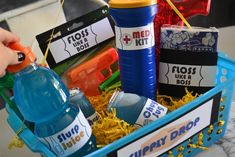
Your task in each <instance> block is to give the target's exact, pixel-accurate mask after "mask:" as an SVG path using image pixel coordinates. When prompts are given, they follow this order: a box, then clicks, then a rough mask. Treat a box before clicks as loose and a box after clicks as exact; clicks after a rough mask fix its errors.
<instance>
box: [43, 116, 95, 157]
mask: <svg viewBox="0 0 235 157" xmlns="http://www.w3.org/2000/svg"><path fill="white" fill-rule="evenodd" d="M91 134H92V130H91V127H90V125H89V123H88V122H87V120H86V118H85V117H84V115H83V113H82V112H79V113H78V115H77V117H76V118H75V119H74V121H73V122H72V123H71V124H70V125H69V126H68V127H67V128H65V129H64V130H62V131H60V132H58V133H56V134H54V135H52V136H49V137H44V138H40V139H41V141H43V142H44V143H45V144H46V145H47V146H48V148H50V149H51V150H52V151H53V152H54V153H55V154H56V155H57V156H58V157H66V156H69V155H71V154H73V153H74V152H76V151H77V150H79V149H80V148H81V147H82V146H83V145H85V144H86V143H87V141H88V140H89V138H90V137H91Z"/></svg>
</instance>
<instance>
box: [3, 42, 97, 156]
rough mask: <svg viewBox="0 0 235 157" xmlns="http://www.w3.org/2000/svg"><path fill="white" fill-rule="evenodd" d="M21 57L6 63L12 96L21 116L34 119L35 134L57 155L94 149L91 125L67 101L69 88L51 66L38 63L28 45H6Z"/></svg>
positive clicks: (82, 154) (28, 119) (81, 154)
mask: <svg viewBox="0 0 235 157" xmlns="http://www.w3.org/2000/svg"><path fill="white" fill-rule="evenodd" d="M9 47H10V48H12V49H14V50H18V51H21V52H23V53H24V54H25V56H26V58H25V60H24V61H23V62H22V63H21V64H18V65H15V66H9V67H8V69H7V70H8V71H9V72H12V73H15V80H14V86H13V92H14V99H15V102H16V105H17V107H18V108H19V110H20V112H21V113H22V115H23V117H24V118H25V120H27V121H30V122H33V123H35V129H34V130H35V135H36V136H37V137H38V138H39V139H40V140H41V141H42V142H44V143H45V144H46V145H47V146H48V148H49V149H50V150H51V151H52V152H54V153H55V154H56V155H57V156H58V157H67V156H69V157H75V156H84V155H86V154H88V153H90V152H92V151H94V150H96V141H95V137H94V136H93V135H92V130H91V127H90V125H89V123H88V121H87V120H86V118H85V117H84V115H83V113H82V112H81V110H80V109H79V108H78V107H75V106H74V105H70V103H69V96H70V95H69V91H68V89H67V88H66V86H65V85H64V83H63V82H62V81H61V79H60V78H59V77H58V75H56V74H55V73H54V72H53V71H52V70H50V69H48V68H44V67H39V66H38V65H37V64H36V63H34V61H35V56H34V54H33V53H32V51H31V50H30V49H29V48H25V47H23V46H21V45H20V44H18V43H12V44H10V45H9Z"/></svg>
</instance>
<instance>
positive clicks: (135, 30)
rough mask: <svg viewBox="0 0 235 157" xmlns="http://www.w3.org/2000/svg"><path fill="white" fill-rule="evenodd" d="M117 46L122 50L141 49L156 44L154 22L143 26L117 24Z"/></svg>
mask: <svg viewBox="0 0 235 157" xmlns="http://www.w3.org/2000/svg"><path fill="white" fill-rule="evenodd" d="M115 32H116V46H117V48H118V49H121V50H141V49H146V48H150V47H152V46H154V45H155V40H154V27H153V23H150V24H148V25H147V26H142V27H132V28H124V27H117V26H115Z"/></svg>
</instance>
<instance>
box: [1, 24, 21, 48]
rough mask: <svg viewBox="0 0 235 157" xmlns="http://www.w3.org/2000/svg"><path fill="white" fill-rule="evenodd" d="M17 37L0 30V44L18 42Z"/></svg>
mask: <svg viewBox="0 0 235 157" xmlns="http://www.w3.org/2000/svg"><path fill="white" fill-rule="evenodd" d="M19 40H20V39H19V37H18V36H16V35H15V34H13V33H11V32H8V31H6V30H4V29H2V28H0V42H1V43H3V44H5V45H8V44H9V43H11V42H19Z"/></svg>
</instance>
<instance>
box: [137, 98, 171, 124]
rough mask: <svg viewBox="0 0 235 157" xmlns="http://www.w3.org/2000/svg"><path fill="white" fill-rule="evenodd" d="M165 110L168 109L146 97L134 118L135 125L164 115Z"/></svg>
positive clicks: (149, 121) (146, 122)
mask: <svg viewBox="0 0 235 157" xmlns="http://www.w3.org/2000/svg"><path fill="white" fill-rule="evenodd" d="M167 110H168V109H167V108H166V107H164V106H162V105H160V104H158V103H157V102H156V101H153V100H151V99H148V100H147V101H146V103H145V105H144V107H143V109H142V111H141V113H140V115H139V117H138V119H137V120H136V124H135V125H137V127H138V126H141V127H142V126H144V125H147V124H148V123H151V122H152V121H154V120H156V119H158V118H160V117H163V116H164V115H166V113H167Z"/></svg>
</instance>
